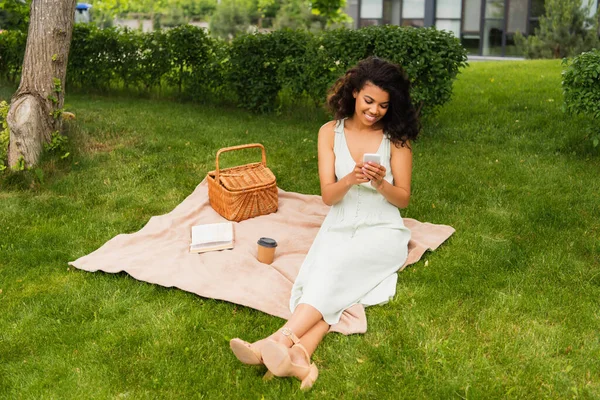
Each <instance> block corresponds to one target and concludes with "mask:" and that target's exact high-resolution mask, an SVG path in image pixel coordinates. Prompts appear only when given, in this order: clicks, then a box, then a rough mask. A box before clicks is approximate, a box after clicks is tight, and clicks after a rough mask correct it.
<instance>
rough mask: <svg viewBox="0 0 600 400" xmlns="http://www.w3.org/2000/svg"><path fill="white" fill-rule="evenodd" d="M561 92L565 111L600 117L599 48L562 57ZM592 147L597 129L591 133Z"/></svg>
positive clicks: (596, 141)
mask: <svg viewBox="0 0 600 400" xmlns="http://www.w3.org/2000/svg"><path fill="white" fill-rule="evenodd" d="M563 65H565V66H566V69H565V70H564V71H563V81H562V86H563V93H564V99H565V103H564V108H565V111H567V112H570V113H574V114H585V115H589V116H592V117H593V118H594V120H595V121H598V120H599V119H600V50H598V49H594V50H591V51H588V52H585V53H581V54H580V55H578V56H576V57H574V58H573V59H572V60H568V59H564V60H563ZM592 141H593V143H594V147H596V146H598V144H599V142H600V133H599V132H598V130H596V132H594V133H593V134H592Z"/></svg>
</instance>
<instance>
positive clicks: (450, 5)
mask: <svg viewBox="0 0 600 400" xmlns="http://www.w3.org/2000/svg"><path fill="white" fill-rule="evenodd" d="M461 3H462V0H438V1H437V2H436V5H435V16H436V20H435V26H436V28H438V29H440V30H445V31H450V32H452V33H454V36H456V37H460V16H461V12H462V7H461V5H462V4H461Z"/></svg>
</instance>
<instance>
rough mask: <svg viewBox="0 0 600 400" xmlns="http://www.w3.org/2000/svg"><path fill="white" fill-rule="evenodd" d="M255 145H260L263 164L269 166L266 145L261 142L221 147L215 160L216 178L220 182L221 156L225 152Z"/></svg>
mask: <svg viewBox="0 0 600 400" xmlns="http://www.w3.org/2000/svg"><path fill="white" fill-rule="evenodd" d="M254 147H259V148H260V149H261V150H262V160H261V162H262V165H264V166H265V167H266V166H267V154H266V153H265V146H263V145H262V144H260V143H250V144H242V145H239V146H232V147H224V148H222V149H220V150H219V151H217V157H216V160H215V163H216V170H215V180H216V181H217V182H219V156H220V155H221V154H223V153H226V152H228V151H233V150H242V149H251V148H254Z"/></svg>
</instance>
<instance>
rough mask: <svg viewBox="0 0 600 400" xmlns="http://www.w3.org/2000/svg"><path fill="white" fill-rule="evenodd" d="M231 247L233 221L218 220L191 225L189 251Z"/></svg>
mask: <svg viewBox="0 0 600 400" xmlns="http://www.w3.org/2000/svg"><path fill="white" fill-rule="evenodd" d="M232 248H233V223H232V222H218V223H215V224H203V225H196V226H192V243H191V244H190V253H204V252H206V251H214V250H225V249H232Z"/></svg>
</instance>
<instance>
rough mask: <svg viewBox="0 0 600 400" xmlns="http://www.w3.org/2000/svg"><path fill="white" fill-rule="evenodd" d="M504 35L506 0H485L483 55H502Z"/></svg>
mask: <svg viewBox="0 0 600 400" xmlns="http://www.w3.org/2000/svg"><path fill="white" fill-rule="evenodd" d="M503 35H504V0H485V21H484V23H483V55H484V56H500V55H502V36H503Z"/></svg>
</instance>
